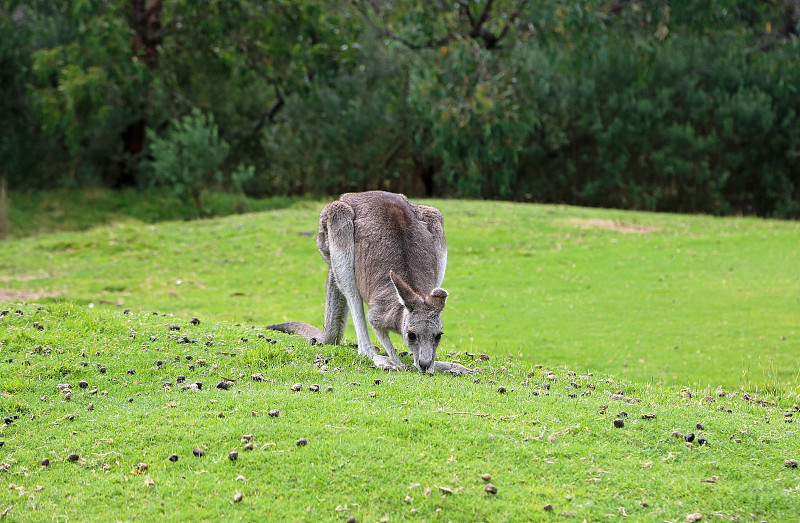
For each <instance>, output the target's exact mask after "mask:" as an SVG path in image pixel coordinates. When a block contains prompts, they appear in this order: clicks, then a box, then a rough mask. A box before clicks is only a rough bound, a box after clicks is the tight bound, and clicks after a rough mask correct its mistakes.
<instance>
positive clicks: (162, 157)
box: [148, 109, 255, 210]
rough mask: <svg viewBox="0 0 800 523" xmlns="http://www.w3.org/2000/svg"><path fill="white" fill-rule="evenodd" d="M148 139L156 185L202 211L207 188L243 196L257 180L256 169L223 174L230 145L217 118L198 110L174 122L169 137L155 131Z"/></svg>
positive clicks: (243, 168) (244, 168)
mask: <svg viewBox="0 0 800 523" xmlns="http://www.w3.org/2000/svg"><path fill="white" fill-rule="evenodd" d="M148 139H149V140H150V153H151V155H152V157H153V159H152V161H151V164H150V169H151V172H152V181H153V183H155V184H157V185H160V186H164V187H168V188H170V189H172V191H173V192H174V193H175V195H176V196H177V197H178V198H180V199H188V198H191V199H192V201H193V202H194V204H195V207H196V208H197V209H198V210H199V209H200V208H201V207H202V201H201V195H202V193H203V191H204V190H205V189H206V188H209V187H215V188H216V189H217V190H235V191H237V192H240V193H241V192H242V190H243V187H244V185H245V184H246V183H247V182H249V181H250V180H251V179H252V178H253V175H254V172H255V168H254V167H253V166H244V165H241V164H240V165H239V166H238V167H237V168H236V170H235V171H233V172H232V173H231V174H230V176H229V177H227V178H226V177H225V176H224V175H223V172H222V170H221V169H222V167H223V165H224V164H225V160H226V159H227V158H228V152H229V151H230V145H229V144H228V142H226V141H225V140H224V139H223V138H221V137H220V136H219V129H218V127H217V124H216V123H215V122H214V116H213V115H204V114H203V113H202V112H200V111H199V110H197V109H195V110H193V111H192V112H191V113H190V114H187V115H185V116H183V117H182V118H180V119H178V120H174V121H173V122H172V125H171V126H170V129H169V130H168V131H167V133H166V135H165V136H163V137H159V136H157V135H156V134H155V133H154V132H152V131H151V132H149V133H148Z"/></svg>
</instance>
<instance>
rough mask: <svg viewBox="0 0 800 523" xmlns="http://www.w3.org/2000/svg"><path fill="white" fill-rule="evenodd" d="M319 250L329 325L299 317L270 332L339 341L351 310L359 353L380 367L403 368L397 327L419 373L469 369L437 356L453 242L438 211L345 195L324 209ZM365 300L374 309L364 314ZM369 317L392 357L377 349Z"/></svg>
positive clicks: (382, 196) (398, 200) (390, 197)
mask: <svg viewBox="0 0 800 523" xmlns="http://www.w3.org/2000/svg"><path fill="white" fill-rule="evenodd" d="M317 247H318V248H319V252H320V254H321V255H322V258H323V259H324V260H325V262H326V263H327V264H328V267H329V269H328V283H327V291H326V296H325V325H324V330H319V329H318V328H316V327H314V326H312V325H309V324H307V323H302V322H297V321H291V322H287V323H279V324H275V325H267V328H268V329H273V330H276V331H281V332H287V333H291V334H299V335H301V336H303V337H305V338H306V339H309V340H312V341H316V342H319V343H323V344H337V345H338V344H340V343H341V342H342V337H343V335H344V330H345V325H346V324H347V311H348V309H349V310H350V314H351V315H352V317H353V323H354V325H355V329H356V336H357V338H358V353H359V354H363V355H365V356H368V357H369V358H370V359H372V361H373V363H374V364H375V366H376V367H378V368H380V369H385V370H400V369H402V368H403V363H402V362H401V361H400V358H399V357H398V356H397V351H395V348H394V347H393V346H392V342H391V340H390V339H389V331H391V332H396V333H398V334H400V335H401V336H402V337H403V340H404V341H405V343H406V345H407V346H408V348H409V349H410V350H411V353H412V354H413V356H414V367H416V368H417V369H418V370H419V371H421V372H425V373H428V374H432V373H433V372H435V371H449V372H452V373H454V374H459V373H463V372H471V371H470V369H468V368H467V367H465V366H463V365H460V364H458V363H449V362H443V361H436V348H437V347H438V345H439V341H440V340H441V338H442V311H443V310H444V305H445V301H446V300H447V291H445V290H444V289H442V288H441V284H442V281H443V280H444V271H445V266H446V265H447V244H446V242H445V237H444V220H443V218H442V213H441V212H439V210H438V209H436V208H434V207H429V206H426V205H414V204H412V203H411V202H410V201H408V198H406V197H405V196H404V195H402V194H394V193H389V192H384V191H369V192H363V193H346V194H343V195H342V196H341V197H340V198H339V200H337V201H333V202H330V203H328V204H327V205H325V207H324V208H323V209H322V212H321V213H320V216H319V230H318V233H317ZM363 302H366V304H367V306H368V307H369V312H368V313H367V315H366V317H365V315H364V307H363ZM367 319H368V320H369V323H370V325H372V330H373V332H374V333H375V337H376V338H377V339H378V341H379V342H380V343H381V345H383V348H384V349H386V352H387V354H388V357H387V356H381V355H379V354H377V352H376V351H375V347H374V346H373V345H372V342H371V341H370V337H369V332H368V331H367Z"/></svg>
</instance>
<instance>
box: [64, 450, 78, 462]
mask: <svg viewBox="0 0 800 523" xmlns="http://www.w3.org/2000/svg"><path fill="white" fill-rule="evenodd" d="M79 459H81V457H80V456H79V455H78V454H75V453H74V452H73V453H72V454H70V455H69V456H67V461H69V462H70V463H74V462H76V461H78V460H79Z"/></svg>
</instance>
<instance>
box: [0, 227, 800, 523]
mask: <svg viewBox="0 0 800 523" xmlns="http://www.w3.org/2000/svg"><path fill="white" fill-rule="evenodd" d="M223 223H224V222H223ZM92 234H107V231H104V232H97V231H96V232H95V233H92ZM477 241H478V240H476V242H477ZM476 245H479V243H476ZM234 288H235V287H234ZM282 295H291V293H287V292H286V291H285V289H284V291H283V292H282ZM287 299H288V298H287ZM17 308H19V310H20V311H21V312H22V315H19V314H17V313H15V312H14V310H15V309H17ZM188 319H189V318H188V317H186V316H182V315H175V316H172V315H162V314H155V315H153V314H151V313H149V312H146V311H141V312H137V311H133V312H132V313H130V314H126V313H124V312H123V311H121V310H119V309H116V308H111V307H93V308H91V307H89V306H88V305H87V304H86V303H74V302H69V301H64V302H49V303H46V304H45V305H43V306H41V309H40V308H39V307H37V306H35V305H12V310H11V311H10V312H9V314H7V315H5V316H3V317H2V318H0V343H1V344H2V347H0V352H1V353H2V360H0V390H2V391H3V392H2V396H0V410H2V413H3V415H4V416H12V415H16V416H18V418H17V419H16V420H14V421H13V422H12V423H11V424H8V425H3V426H0V439H2V440H3V441H4V444H3V446H2V447H0V462H2V463H3V464H4V465H3V466H2V468H3V469H5V470H3V471H0V478H2V485H3V487H4V488H2V489H0V510H8V515H9V516H10V517H11V518H12V520H14V521H44V520H51V519H66V520H81V521H95V520H131V521H132V520H140V521H145V520H146V521H153V520H160V519H164V518H170V519H172V520H189V519H191V520H199V521H220V520H225V521H235V520H248V521H253V520H264V519H265V518H267V519H269V520H271V521H345V520H346V519H347V518H348V517H349V516H351V515H352V516H355V517H356V518H357V520H358V521H379V520H387V519H385V518H388V521H401V520H413V521H417V520H419V521H523V520H525V521H528V520H545V521H549V520H563V519H566V520H570V521H572V520H575V521H581V520H583V519H586V520H588V521H598V520H606V519H615V520H619V519H623V518H624V515H627V516H629V517H630V518H633V519H634V520H636V521H683V520H684V519H685V517H686V514H689V513H694V512H700V513H702V514H704V515H705V517H706V518H707V519H712V516H720V517H723V518H725V519H730V518H732V517H739V518H743V519H745V518H746V519H748V520H749V519H750V518H751V517H755V518H756V519H757V520H763V519H768V520H771V521H772V520H775V521H777V520H793V519H796V518H797V517H798V511H797V506H798V505H797V495H798V488H799V487H798V485H800V473H798V469H789V468H786V467H784V460H785V459H790V458H794V459H797V458H798V457H800V456H798V455H797V430H796V428H795V427H796V424H795V423H785V422H784V421H783V412H784V409H787V408H789V407H790V403H791V401H789V400H787V399H781V400H778V402H777V404H776V405H771V404H769V403H766V404H764V403H760V402H754V401H752V400H750V401H748V400H746V399H745V396H744V395H743V394H742V393H736V392H734V391H728V395H726V396H725V397H720V396H718V395H717V393H716V391H711V390H706V391H702V390H699V391H698V390H695V391H694V395H693V396H692V397H691V398H686V397H682V396H681V395H680V394H679V393H678V391H676V390H673V389H671V388H670V387H664V386H661V385H657V384H651V383H642V382H631V381H627V380H625V379H621V378H618V377H615V376H610V375H607V374H601V373H598V372H594V373H593V374H592V375H589V374H587V373H581V372H579V373H577V374H575V375H571V373H570V372H569V371H567V370H566V369H564V368H561V367H551V366H550V365H545V366H544V368H535V367H534V365H533V364H532V363H531V358H528V357H523V358H519V357H518V356H514V357H511V358H506V357H501V356H499V355H495V356H493V357H492V358H491V359H490V360H489V361H488V362H483V361H480V360H473V359H472V358H471V357H469V356H468V355H465V354H464V351H463V350H459V354H458V355H450V356H449V358H459V359H461V360H462V361H464V362H465V363H467V364H468V365H469V366H471V367H475V366H480V367H482V368H483V370H482V372H481V373H479V374H478V375H477V376H473V377H476V378H479V380H480V382H478V383H476V382H474V381H473V377H453V376H447V375H435V376H432V377H428V376H421V375H419V374H418V373H412V372H401V373H382V372H380V371H377V370H375V369H374V368H372V366H371V364H370V362H368V361H366V360H362V359H360V358H359V357H358V356H357V355H356V351H355V349H354V348H352V347H348V346H342V347H334V346H310V345H309V344H308V343H306V342H304V341H302V340H298V339H297V338H296V337H290V336H284V335H279V334H277V333H274V332H271V331H262V330H261V329H260V328H258V327H254V326H253V325H250V324H247V323H241V324H239V323H234V322H232V321H218V320H215V319H212V318H208V317H205V316H203V317H201V318H200V319H201V321H202V323H201V324H200V325H197V326H195V325H191V324H190V323H189V321H188ZM451 321H452V320H451ZM170 325H178V326H179V327H180V330H179V331H171V330H169V326H170ZM259 333H261V334H264V335H266V337H264V338H261V337H259ZM179 336H187V337H189V338H190V339H194V340H197V343H178V341H177V338H178V337H179ZM268 338H274V339H275V343H272V342H270V341H269V340H268ZM207 342H210V345H207ZM450 348H453V347H452V345H451V347H450ZM497 352H500V351H497ZM187 355H190V356H192V359H191V360H189V359H187ZM317 355H319V356H317ZM201 359H202V360H205V365H204V366H201V364H200V360H201ZM9 360H11V361H9ZM158 360H161V362H162V364H161V366H158V365H157V361H158ZM315 361H316V363H315ZM533 361H543V360H541V359H540V358H539V357H538V356H537V357H536V358H533ZM82 362H86V365H85V366H84V365H82ZM190 365H194V369H191V368H190V367H189V366H190ZM323 365H325V366H326V367H323ZM99 366H104V367H105V368H106V372H104V373H102V372H101V371H100V368H99ZM129 369H132V370H133V371H134V373H133V374H129V373H128V370H129ZM531 371H532V372H533V375H532V376H529V372H531ZM549 371H553V372H554V375H553V378H552V379H551V378H548V377H547V373H548V372H549ZM255 373H261V374H262V375H263V377H264V381H253V380H252V379H250V376H251V375H252V374H255ZM179 374H181V375H185V376H186V383H190V382H195V381H198V380H200V381H202V383H203V387H202V389H201V390H186V391H182V390H180V385H179V384H177V382H176V376H178V375H179ZM223 377H226V378H230V379H235V380H237V381H236V385H235V386H234V387H233V388H232V389H231V390H228V391H224V390H219V389H217V388H216V387H215V385H216V384H217V383H218V382H219V381H221V380H222V378H223ZM82 380H84V381H86V382H87V385H88V386H87V387H86V388H80V386H79V382H80V381H82ZM375 380H381V381H380V383H376V382H375ZM165 381H171V382H173V384H174V386H173V387H172V388H171V389H165V388H164V382H165ZM295 382H300V383H302V384H303V388H302V389H301V390H300V391H297V392H293V391H291V390H290V387H291V386H292V384H294V383H295ZM312 383H316V384H319V385H320V387H321V390H320V391H319V392H311V391H309V390H308V389H307V387H308V386H309V385H311V384H312ZM57 384H70V385H71V386H72V389H71V390H72V393H71V399H70V400H69V401H67V400H66V399H65V394H64V392H61V391H59V390H58V389H57ZM328 386H330V387H332V388H333V390H332V391H330V392H327V391H326V390H325V389H326V387H328ZM501 386H503V387H505V388H506V393H505V394H501V393H499V392H498V388H499V387H501ZM548 387H549V389H548ZM94 388H97V390H98V392H97V393H95V394H92V393H91V392H90V391H92V390H93V389H94ZM102 391H106V392H107V394H103V392H102ZM370 392H375V393H376V395H375V396H371V395H370ZM618 392H621V393H622V394H624V395H625V396H627V397H629V398H630V399H631V402H627V401H625V400H619V399H612V396H611V394H616V393H618ZM570 394H574V395H575V396H574V397H570ZM732 394H733V396H732ZM706 395H709V396H710V398H708V399H704V397H705V396H706ZM129 399H130V401H129ZM90 403H93V405H94V409H93V410H91V411H90V410H87V407H88V405H89V404H90ZM603 405H608V407H607V409H603V408H602V406H603ZM721 406H724V407H725V408H728V409H730V410H731V412H730V413H729V412H726V411H724V410H718V407H721ZM273 408H274V409H279V410H280V416H279V417H270V416H268V415H267V412H268V411H269V410H270V409H273ZM622 411H626V412H627V417H626V418H625V427H624V428H614V427H613V426H612V420H613V419H614V418H615V417H616V416H617V415H619V414H620V413H621V412H622ZM253 413H255V414H256V415H255V416H254V414H253ZM220 414H222V415H224V418H221V417H220ZM642 414H655V415H656V418H655V419H642V417H641V416H642ZM70 415H74V419H72V420H70V419H69V418H68V417H67V416H70ZM698 422H702V423H703V424H704V425H705V429H704V430H697V429H695V428H694V426H695V423H698ZM673 430H679V431H681V432H684V433H685V432H689V431H692V432H695V433H697V435H698V437H699V436H701V435H702V436H704V437H706V438H707V439H708V441H709V443H710V444H709V445H705V446H694V447H693V448H690V447H687V446H686V445H685V443H684V441H683V440H680V439H677V438H674V437H672V436H671V432H672V431H673ZM245 434H252V435H253V442H254V448H253V450H250V451H247V450H245V449H244V443H243V442H242V436H243V435H245ZM299 438H306V439H307V441H308V445H307V446H305V447H298V446H297V445H296V441H297V440H298V439H299ZM195 447H197V448H202V449H203V450H204V452H205V455H204V456H203V457H199V458H198V457H194V456H193V455H192V449H193V448H195ZM232 450H237V451H238V452H239V458H238V460H236V461H231V460H229V459H228V453H229V452H230V451H232ZM70 453H77V454H78V455H79V456H80V458H79V460H78V461H77V462H74V463H70V462H68V461H67V456H68V455H69V454H70ZM172 453H175V454H177V455H178V456H179V459H178V461H177V462H174V463H173V462H171V461H169V460H168V457H169V456H170V455H171V454H172ZM44 458H48V459H49V460H50V466H49V467H46V468H44V467H41V466H40V463H41V461H42V459H44ZM139 463H146V464H147V465H148V468H147V470H146V471H144V472H140V471H139V470H137V465H138V464H139ZM485 473H489V474H491V475H492V480H491V481H492V483H493V484H495V485H496V486H497V488H498V492H497V494H496V495H490V494H487V493H485V492H484V485H485V484H484V482H483V481H482V480H481V477H480V476H481V475H482V474H485ZM415 485H417V486H415ZM439 487H445V488H447V489H450V490H451V491H452V494H445V493H444V491H442V490H441V489H440V488H439ZM427 489H430V491H428V490H427ZM236 493H241V494H242V495H243V498H242V500H241V501H240V502H238V503H237V502H234V501H233V497H234V495H235V494H236ZM426 494H427V495H426ZM548 504H549V505H550V506H551V507H552V511H550V512H547V511H545V509H544V507H545V505H548ZM337 508H338V509H337ZM345 509H346V510H345ZM412 510H414V511H416V515H412Z"/></svg>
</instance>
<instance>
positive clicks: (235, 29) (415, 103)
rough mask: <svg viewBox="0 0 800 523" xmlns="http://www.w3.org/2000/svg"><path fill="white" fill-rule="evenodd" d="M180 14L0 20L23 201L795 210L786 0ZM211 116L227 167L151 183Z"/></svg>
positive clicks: (50, 5) (177, 5)
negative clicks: (225, 199)
mask: <svg viewBox="0 0 800 523" xmlns="http://www.w3.org/2000/svg"><path fill="white" fill-rule="evenodd" d="M161 6H162V8H161V10H160V11H159V13H160V14H159V17H158V19H157V22H158V27H159V28H163V30H162V29H159V30H158V31H155V34H154V40H153V41H152V42H149V43H148V42H143V41H142V38H141V35H139V34H138V33H136V30H135V25H136V24H135V22H136V21H135V20H133V19H132V18H131V16H132V12H133V11H132V9H131V7H130V6H129V5H128V4H125V3H122V4H120V3H108V2H103V1H101V0H82V1H81V2H65V1H62V0H59V1H55V2H51V1H45V0H34V1H32V2H25V3H23V2H19V1H14V0H3V1H2V2H0V11H1V12H2V15H3V16H0V24H1V25H0V29H2V31H3V34H4V35H8V37H7V38H4V39H3V40H2V42H0V59H2V61H3V64H4V68H3V72H2V73H0V74H3V75H4V76H3V82H2V83H0V89H2V93H0V94H1V95H2V96H0V99H1V100H2V101H0V103H2V104H3V106H2V108H3V109H4V110H3V111H0V123H2V125H3V128H4V129H10V130H11V132H10V133H8V138H7V139H6V140H4V141H3V143H2V144H0V155H1V156H0V159H1V160H2V164H3V165H4V166H5V167H4V168H5V169H7V170H8V173H7V176H8V179H9V182H10V184H11V187H12V188H18V187H31V186H32V185H34V184H35V185H36V186H43V185H45V184H49V185H61V186H82V185H89V184H103V185H106V186H118V185H123V184H124V183H131V182H137V183H138V184H139V186H140V187H146V186H147V185H148V183H149V182H150V181H151V179H152V178H153V177H155V178H156V179H159V180H163V181H166V180H169V181H168V182H166V183H168V184H170V186H171V187H180V188H179V192H181V193H182V194H184V195H185V197H186V198H188V199H194V200H197V199H198V198H199V192H198V191H200V192H202V190H204V189H214V188H215V187H214V186H215V185H216V184H217V175H219V176H222V178H223V179H224V180H225V182H224V185H225V186H228V187H236V186H237V184H238V185H239V186H241V187H242V188H243V189H244V190H246V191H247V192H248V194H250V195H251V196H252V195H256V196H263V195H272V194H295V193H303V192H312V193H336V192H340V191H346V190H348V191H349V190H363V189H372V188H381V189H390V190H399V191H405V192H408V193H410V194H421V193H424V194H427V195H436V196H443V197H447V196H451V197H452V196H464V197H474V198H502V199H516V200H535V201H547V202H566V203H575V204H581V205H595V206H618V207H625V208H635V209H651V210H665V211H688V212H709V213H717V214H733V213H747V214H751V213H753V214H759V215H766V216H782V217H796V216H800V178H798V176H799V175H798V174H797V173H798V172H800V166H799V165H798V161H800V160H798V157H800V145H799V144H800V137H799V136H798V134H800V131H798V129H800V123H798V122H800V107H798V102H797V100H798V99H800V97H798V96H797V95H798V89H800V72H798V71H800V67H798V63H797V56H798V55H800V52H798V51H800V40H798V39H797V34H798V31H799V30H800V29H799V27H800V15H798V14H797V13H796V10H793V9H791V8H786V7H785V6H784V5H783V3H781V2H749V1H747V0H712V1H708V2H696V1H691V0H656V1H652V2H625V1H611V0H589V1H584V2H572V3H569V2H549V1H545V0H535V1H532V2H517V1H515V0H494V1H488V0H479V1H471V2H466V1H465V2H449V3H447V2H423V3H419V2H410V1H400V2H391V3H388V4H387V3H376V2H366V1H361V0H358V1H347V2H345V1H337V2H324V1H322V0H304V1H302V2H293V1H287V0H281V1H277V2H272V3H271V4H270V7H269V9H266V8H265V7H264V6H263V5H262V4H261V3H260V2H255V1H253V0H235V1H231V2H224V3H222V2H209V3H208V4H207V5H204V8H203V9H202V10H198V9H197V8H196V6H195V5H194V3H192V2H188V1H186V0H180V1H176V2H168V3H163V4H161ZM194 110H198V111H200V112H201V113H202V114H205V115H212V114H213V115H214V125H216V126H217V131H216V132H217V139H218V140H219V144H220V145H219V146H218V149H219V150H217V151H216V152H215V153H213V154H215V155H217V156H224V157H225V159H226V160H225V162H224V163H218V161H217V160H214V161H212V159H211V158H208V159H207V160H206V161H210V162H211V163H210V164H209V165H206V166H204V167H205V169H203V168H201V169H199V170H197V172H194V173H193V174H194V179H193V181H188V180H186V179H185V177H186V174H185V173H184V171H182V169H185V166H183V167H182V166H181V165H179V164H181V162H183V163H184V164H186V160H178V159H177V157H176V156H175V151H174V150H173V151H172V153H170V155H171V159H170V160H167V159H166V158H167V156H170V155H166V153H164V154H165V155H166V156H164V157H161V158H160V159H159V160H158V161H157V163H159V164H160V165H161V166H162V167H163V168H164V169H165V170H166V171H165V172H169V173H172V174H166V175H164V176H165V177H164V176H161V175H153V174H152V172H149V173H148V172H145V171H144V170H146V169H147V168H149V166H150V165H152V164H150V163H148V161H147V160H149V159H148V158H146V153H147V151H148V150H150V151H156V150H158V149H163V143H162V142H159V145H157V146H156V147H155V148H152V147H149V146H148V145H147V144H146V143H143V142H146V141H147V138H146V136H145V133H143V132H141V130H142V129H143V128H144V127H146V128H147V130H148V134H147V136H149V137H150V139H159V140H162V141H163V140H164V139H165V136H166V134H167V130H166V129H168V128H169V127H170V126H171V125H172V126H174V125H176V124H175V123H174V122H175V121H176V120H179V119H181V118H182V117H183V116H184V115H186V114H188V113H190V112H192V111H194ZM203 125H207V124H203ZM223 143H225V144H227V152H226V151H223V149H224V148H223V147H222V145H221V144H223ZM174 147H177V146H174ZM174 147H173V149H174ZM223 153H225V154H223ZM40 159H41V161H38V160H40ZM195 160H197V161H200V159H199V158H196V159H195ZM195 160H193V161H195ZM165 162H166V163H171V164H172V165H170V166H167V165H166V163H165ZM240 166H241V167H240ZM250 166H252V168H251V167H250ZM201 167H203V166H201ZM234 172H236V174H235V175H234ZM175 173H184V174H175ZM234 178H236V180H238V182H237V181H234ZM126 180H127V182H126ZM178 180H181V181H178ZM245 180H247V181H246V183H245ZM190 187H194V189H192V190H190V189H189V188H190ZM193 191H194V192H193Z"/></svg>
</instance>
